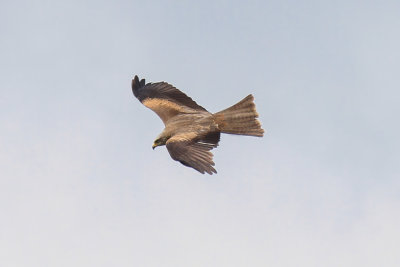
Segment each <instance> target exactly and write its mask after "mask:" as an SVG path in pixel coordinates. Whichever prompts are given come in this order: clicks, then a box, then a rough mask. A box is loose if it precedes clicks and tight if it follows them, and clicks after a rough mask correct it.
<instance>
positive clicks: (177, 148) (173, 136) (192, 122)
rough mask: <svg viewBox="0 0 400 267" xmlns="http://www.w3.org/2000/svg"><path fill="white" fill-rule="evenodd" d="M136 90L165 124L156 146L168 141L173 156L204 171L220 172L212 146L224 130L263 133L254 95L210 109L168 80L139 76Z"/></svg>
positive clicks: (135, 78) (133, 88) (215, 144)
mask: <svg viewBox="0 0 400 267" xmlns="http://www.w3.org/2000/svg"><path fill="white" fill-rule="evenodd" d="M132 91H133V94H134V95H135V97H136V98H137V99H139V101H140V102H141V103H142V104H143V105H145V106H146V107H148V108H149V109H151V110H153V111H154V112H155V113H156V114H157V115H158V116H159V117H160V118H161V120H162V121H163V122H164V125H165V128H164V130H163V131H162V132H161V134H160V135H158V137H157V138H156V140H155V141H154V144H153V149H154V148H155V147H157V146H163V145H166V147H167V150H168V152H169V154H170V155H171V158H172V159H174V160H176V161H179V162H180V163H182V164H183V165H185V166H188V167H191V168H193V169H195V170H197V171H199V172H201V173H203V174H204V173H208V174H213V173H217V171H216V170H215V169H214V167H213V166H214V165H215V164H214V162H213V158H212V157H213V154H212V153H211V152H210V150H211V149H213V148H215V147H217V146H218V142H219V140H220V134H221V133H227V134H238V135H249V136H259V137H262V136H263V134H264V130H263V129H262V128H261V124H260V122H259V121H258V120H257V117H258V114H257V111H256V108H255V105H254V102H253V101H254V97H253V96H252V95H248V96H246V97H245V98H244V99H243V100H241V101H240V102H238V103H237V104H235V105H233V106H231V107H229V108H227V109H224V110H222V111H220V112H217V113H210V112H208V111H207V110H206V109H205V108H203V107H202V106H200V105H198V104H197V103H196V102H195V101H193V100H192V99H191V98H190V97H188V96H187V95H186V94H184V93H183V92H181V91H180V90H178V89H176V88H175V87H174V86H172V85H171V84H168V83H166V82H157V83H147V84H146V82H145V79H141V80H139V78H138V76H135V77H134V79H133V80H132Z"/></svg>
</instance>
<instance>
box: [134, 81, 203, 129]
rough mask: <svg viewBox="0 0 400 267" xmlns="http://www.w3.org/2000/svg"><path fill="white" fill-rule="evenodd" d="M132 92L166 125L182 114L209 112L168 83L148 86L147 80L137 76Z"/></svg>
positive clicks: (149, 84)
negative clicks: (194, 111) (171, 119)
mask: <svg viewBox="0 0 400 267" xmlns="http://www.w3.org/2000/svg"><path fill="white" fill-rule="evenodd" d="M132 92H133V94H134V95H135V97H136V98H137V99H139V101H140V102H141V103H142V104H143V105H145V106H146V107H148V108H150V109H151V110H153V111H154V112H155V113H157V115H158V116H159V117H160V118H161V120H162V121H163V122H164V124H166V122H167V121H168V120H169V119H170V118H172V117H173V116H176V115H178V114H180V113H185V112H190V111H193V110H198V111H206V112H207V110H206V109H205V108H203V107H202V106H200V105H198V104H197V103H196V102H195V101H193V99H191V98H190V97H189V96H187V95H186V94H185V93H183V92H181V91H180V90H178V89H177V88H175V87H174V86H172V85H171V84H168V83H166V82H158V83H147V84H146V82H145V79H142V80H139V77H138V76H135V78H134V79H133V80H132Z"/></svg>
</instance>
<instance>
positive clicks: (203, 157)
mask: <svg viewBox="0 0 400 267" xmlns="http://www.w3.org/2000/svg"><path fill="white" fill-rule="evenodd" d="M219 139H220V132H212V133H209V134H207V135H206V136H204V137H201V138H198V136H197V134H196V133H186V134H180V135H176V136H173V137H171V138H170V139H169V140H168V141H167V143H166V146H167V149H168V152H169V154H170V155H171V158H172V159H174V160H177V161H179V162H180V163H182V164H183V165H185V166H188V167H191V168H193V169H195V170H197V171H199V172H201V173H203V174H204V173H205V172H206V173H208V174H213V173H217V171H216V170H215V169H214V167H213V166H214V165H215V163H214V162H213V154H212V153H211V152H210V150H211V149H213V148H214V147H217V146H218V142H219Z"/></svg>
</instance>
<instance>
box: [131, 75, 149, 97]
mask: <svg viewBox="0 0 400 267" xmlns="http://www.w3.org/2000/svg"><path fill="white" fill-rule="evenodd" d="M145 84H146V82H145V79H142V80H139V77H138V76H137V75H135V77H134V78H133V80H132V92H133V94H134V95H135V96H136V95H137V90H138V89H139V88H141V87H143V86H144V85H145Z"/></svg>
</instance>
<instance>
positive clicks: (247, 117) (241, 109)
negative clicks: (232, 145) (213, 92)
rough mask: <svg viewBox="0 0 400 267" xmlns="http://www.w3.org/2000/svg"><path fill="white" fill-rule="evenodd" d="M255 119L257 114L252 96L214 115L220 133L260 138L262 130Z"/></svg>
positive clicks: (262, 133)
mask: <svg viewBox="0 0 400 267" xmlns="http://www.w3.org/2000/svg"><path fill="white" fill-rule="evenodd" d="M257 117H258V113H257V111H256V106H255V104H254V97H253V96H252V95H248V96H246V97H245V98H244V99H243V100H241V101H240V102H238V103H237V104H235V105H233V106H231V107H229V108H227V109H224V110H222V111H220V112H217V113H215V114H214V118H215V122H216V123H217V124H218V127H219V129H220V131H221V132H222V133H229V134H240V135H250V136H260V137H261V136H263V135H264V130H263V129H262V128H261V124H260V122H259V121H258V120H257Z"/></svg>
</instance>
